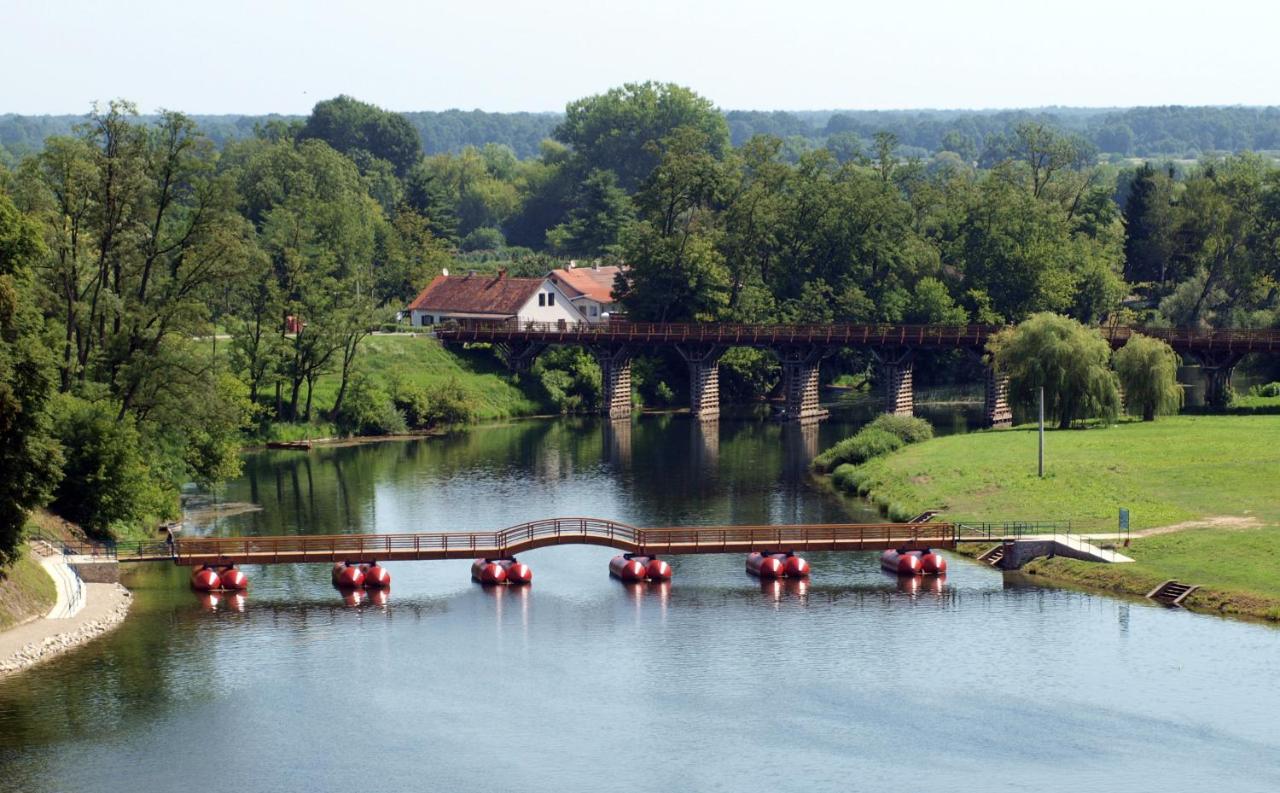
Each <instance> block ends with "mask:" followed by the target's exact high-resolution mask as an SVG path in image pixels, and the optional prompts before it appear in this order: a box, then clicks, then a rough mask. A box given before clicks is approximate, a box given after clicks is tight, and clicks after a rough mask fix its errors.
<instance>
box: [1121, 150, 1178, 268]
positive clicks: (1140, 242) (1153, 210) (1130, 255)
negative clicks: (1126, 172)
mask: <svg viewBox="0 0 1280 793" xmlns="http://www.w3.org/2000/svg"><path fill="white" fill-rule="evenodd" d="M1124 227H1125V239H1124V275H1125V278H1126V279H1127V280H1129V281H1131V282H1142V281H1151V282H1155V283H1158V284H1159V285H1160V286H1164V284H1165V281H1166V280H1167V279H1168V277H1169V274H1170V273H1169V264H1170V259H1171V258H1172V256H1173V243H1174V236H1173V235H1174V228H1173V194H1172V180H1171V179H1169V178H1168V176H1166V175H1164V174H1162V173H1160V172H1157V171H1156V170H1155V169H1154V168H1152V167H1151V164H1150V163H1145V162H1144V163H1143V164H1142V165H1141V166H1139V168H1138V170H1137V172H1136V173H1135V174H1134V177H1133V182H1132V184H1131V185H1130V187H1129V196H1128V198H1127V199H1126V200H1125V204H1124Z"/></svg>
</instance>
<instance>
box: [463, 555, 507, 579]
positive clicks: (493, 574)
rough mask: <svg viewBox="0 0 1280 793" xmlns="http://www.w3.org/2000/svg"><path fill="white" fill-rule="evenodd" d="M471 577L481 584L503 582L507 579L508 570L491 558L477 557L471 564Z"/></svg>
mask: <svg viewBox="0 0 1280 793" xmlns="http://www.w3.org/2000/svg"><path fill="white" fill-rule="evenodd" d="M471 578H472V580H474V581H479V582H480V583H481V584H485V585H489V584H501V583H503V582H504V581H506V580H507V571H506V570H504V569H503V568H502V565H500V564H498V563H497V562H495V561H492V560H490V559H477V560H475V562H473V563H472V564H471Z"/></svg>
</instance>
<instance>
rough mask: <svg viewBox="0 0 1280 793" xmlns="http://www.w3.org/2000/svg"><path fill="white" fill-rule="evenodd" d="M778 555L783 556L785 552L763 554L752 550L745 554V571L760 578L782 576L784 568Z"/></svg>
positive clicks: (784, 572) (784, 571)
mask: <svg viewBox="0 0 1280 793" xmlns="http://www.w3.org/2000/svg"><path fill="white" fill-rule="evenodd" d="M780 557H785V554H763V553H760V552H759V551H753V552H752V553H750V554H748V555H747V572H748V573H750V574H751V575H754V576H759V577H760V578H782V577H783V576H784V575H785V574H786V570H785V565H784V563H783V561H782V558H780Z"/></svg>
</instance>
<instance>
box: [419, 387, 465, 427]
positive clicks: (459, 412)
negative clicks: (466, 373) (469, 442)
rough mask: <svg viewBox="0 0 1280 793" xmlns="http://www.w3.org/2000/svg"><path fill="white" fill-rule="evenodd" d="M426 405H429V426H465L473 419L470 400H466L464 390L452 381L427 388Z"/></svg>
mask: <svg viewBox="0 0 1280 793" xmlns="http://www.w3.org/2000/svg"><path fill="white" fill-rule="evenodd" d="M427 403H428V404H429V405H430V409H429V410H428V412H427V422H428V423H429V424H430V425H431V426H434V425H437V424H466V423H467V422H469V421H471V420H472V419H474V418H475V410H474V409H473V408H472V406H471V400H469V399H468V398H467V391H466V389H465V388H463V387H462V386H461V385H460V384H459V383H458V381H457V380H454V379H450V380H449V381H448V382H445V383H441V384H440V385H437V386H434V387H432V388H428V389H427Z"/></svg>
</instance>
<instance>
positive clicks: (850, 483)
mask: <svg viewBox="0 0 1280 793" xmlns="http://www.w3.org/2000/svg"><path fill="white" fill-rule="evenodd" d="M831 483H832V484H833V485H835V486H836V487H837V488H839V489H840V490H843V491H845V492H846V493H856V492H857V491H858V468H857V466H855V465H852V464H850V463H841V464H840V465H838V466H836V470H834V471H832V472H831Z"/></svg>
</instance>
